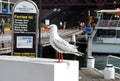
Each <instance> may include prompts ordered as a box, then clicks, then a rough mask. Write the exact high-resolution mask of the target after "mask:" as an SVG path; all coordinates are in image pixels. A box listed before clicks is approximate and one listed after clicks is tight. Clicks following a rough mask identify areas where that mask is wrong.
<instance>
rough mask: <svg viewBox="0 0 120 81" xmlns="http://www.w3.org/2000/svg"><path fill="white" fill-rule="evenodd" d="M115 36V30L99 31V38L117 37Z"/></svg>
mask: <svg viewBox="0 0 120 81" xmlns="http://www.w3.org/2000/svg"><path fill="white" fill-rule="evenodd" d="M115 34H116V32H115V30H98V33H97V36H98V37H106V38H112V37H115Z"/></svg>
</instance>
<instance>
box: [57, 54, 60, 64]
mask: <svg viewBox="0 0 120 81" xmlns="http://www.w3.org/2000/svg"><path fill="white" fill-rule="evenodd" d="M57 63H60V53H58V61H57Z"/></svg>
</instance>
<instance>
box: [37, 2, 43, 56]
mask: <svg viewBox="0 0 120 81" xmlns="http://www.w3.org/2000/svg"><path fill="white" fill-rule="evenodd" d="M41 2H42V0H39V5H38V7H39V25H38V27H39V28H38V29H39V42H38V57H42V44H41V27H40V23H41V9H42V8H41Z"/></svg>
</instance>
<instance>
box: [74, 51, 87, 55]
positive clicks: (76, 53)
mask: <svg viewBox="0 0 120 81" xmlns="http://www.w3.org/2000/svg"><path fill="white" fill-rule="evenodd" d="M73 54H75V55H77V56H83V55H85V54H84V53H82V52H79V51H78V52H74V53H73Z"/></svg>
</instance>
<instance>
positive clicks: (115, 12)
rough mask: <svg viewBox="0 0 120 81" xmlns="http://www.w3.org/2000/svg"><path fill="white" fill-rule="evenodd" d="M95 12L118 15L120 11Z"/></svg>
mask: <svg viewBox="0 0 120 81" xmlns="http://www.w3.org/2000/svg"><path fill="white" fill-rule="evenodd" d="M97 12H100V13H107V14H120V10H99V11H97Z"/></svg>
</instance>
